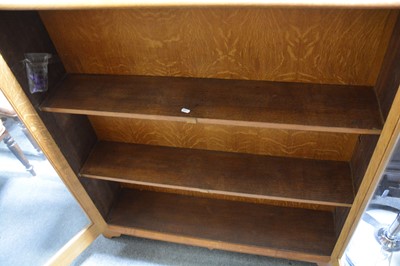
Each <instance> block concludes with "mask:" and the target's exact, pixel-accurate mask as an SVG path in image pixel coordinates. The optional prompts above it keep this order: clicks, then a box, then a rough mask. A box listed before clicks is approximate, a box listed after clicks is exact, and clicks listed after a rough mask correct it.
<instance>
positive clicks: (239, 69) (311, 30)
mask: <svg viewBox="0 0 400 266" xmlns="http://www.w3.org/2000/svg"><path fill="white" fill-rule="evenodd" d="M395 14H397V12H396V11H390V10H340V9H331V10H329V9H294V8H293V9H277V8H276V9H274V8H270V9H268V8H257V9H256V8H168V9H166V8H165V9H132V10H126V9H125V10H122V9H121V10H83V11H41V12H40V15H41V18H42V20H43V22H44V24H45V25H46V28H47V30H48V32H49V34H50V36H51V38H52V40H53V42H54V44H55V46H56V47H57V50H58V53H59V55H60V57H61V59H62V61H63V63H64V65H65V67H66V69H67V72H69V73H92V74H127V75H128V74H129V75H154V76H186V77H188V76H190V77H213V78H235V79H252V80H272V81H293V82H312V83H327V84H354V85H374V84H375V81H376V78H377V73H378V71H379V69H380V66H381V63H382V60H383V56H384V51H385V50H386V46H387V43H388V39H389V38H390V33H391V32H392V29H393V24H394V19H393V17H394V15H395Z"/></svg>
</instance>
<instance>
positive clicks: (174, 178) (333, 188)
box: [81, 142, 354, 207]
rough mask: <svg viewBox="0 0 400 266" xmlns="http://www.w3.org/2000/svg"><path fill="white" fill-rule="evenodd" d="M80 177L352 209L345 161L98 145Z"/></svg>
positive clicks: (113, 143)
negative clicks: (350, 207)
mask: <svg viewBox="0 0 400 266" xmlns="http://www.w3.org/2000/svg"><path fill="white" fill-rule="evenodd" d="M81 175H82V176H84V177H89V178H99V179H105V180H111V181H117V182H123V183H132V184H141V185H148V186H154V187H163V188H171V189H178V190H184V191H195V192H203V193H213V194H219V195H225V196H240V197H247V198H257V199H272V200H282V201H293V202H303V203H312V204H321V205H330V206H346V207H349V206H351V204H352V202H353V199H354V196H353V187H352V181H351V174H350V168H349V165H348V163H346V162H338V161H319V160H309V159H296V158H284V157H271V156H262V155H251V154H241V153H228V152H219V151H205V150H196V149H183V148H171V147H160V146H150V145H139V144H126V143H117V142H99V143H98V144H97V145H96V147H95V148H94V150H93V151H92V153H91V155H90V156H89V158H88V159H87V161H86V163H85V164H84V166H83V168H82V169H81Z"/></svg>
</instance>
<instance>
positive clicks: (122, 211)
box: [108, 189, 335, 256]
mask: <svg viewBox="0 0 400 266" xmlns="http://www.w3.org/2000/svg"><path fill="white" fill-rule="evenodd" d="M108 223H109V224H111V225H118V226H122V227H129V228H131V229H133V230H135V229H137V230H147V231H154V232H161V233H168V234H172V235H177V236H187V237H193V238H197V239H199V240H200V239H205V240H217V241H220V242H229V243H234V244H244V245H251V246H253V247H254V248H257V247H266V248H272V249H278V250H289V251H294V252H302V253H310V254H318V255H327V256H329V255H330V254H331V252H332V249H333V246H334V244H335V233H334V226H333V216H332V213H331V212H323V211H312V210H306V209H297V208H283V207H276V206H267V205H259V204H251V203H243V202H234V201H227V200H216V199H207V198H195V197H190V196H182V195H174V194H169V193H157V192H149V191H138V190H129V189H124V190H122V192H121V195H120V197H119V200H118V201H117V203H116V205H115V206H114V207H113V209H112V211H111V213H110V215H109V217H108ZM164 240H165V241H169V239H164ZM199 242H200V241H199Z"/></svg>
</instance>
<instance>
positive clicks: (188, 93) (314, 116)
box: [41, 74, 382, 134]
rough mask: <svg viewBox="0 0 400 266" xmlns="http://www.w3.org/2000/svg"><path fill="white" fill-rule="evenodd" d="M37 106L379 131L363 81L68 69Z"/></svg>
mask: <svg viewBox="0 0 400 266" xmlns="http://www.w3.org/2000/svg"><path fill="white" fill-rule="evenodd" d="M41 108H42V110H44V111H50V112H63V113H72V114H86V115H101V116H116V117H131V118H141V119H156V120H172V121H186V122H190V123H208V124H228V125H241V126H254V127H268V128H284V129H296V130H312V131H328V132H346V133H357V134H379V133H380V131H381V129H382V120H381V117H380V114H379V107H378V103H377V99H376V96H375V93H374V91H373V89H372V88H371V87H363V86H343V85H321V84H304V83H282V82H268V81H245V80H222V79H199V78H171V77H144V76H114V75H78V74H76V75H69V76H68V77H66V79H65V80H64V81H63V82H62V84H61V85H60V87H59V88H58V90H57V91H56V92H55V93H53V95H52V97H50V98H48V99H47V100H46V101H45V102H44V103H43V105H42V107H41ZM182 108H187V109H190V110H191V112H190V113H188V114H186V113H183V112H181V109H182Z"/></svg>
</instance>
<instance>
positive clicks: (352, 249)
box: [343, 141, 400, 266]
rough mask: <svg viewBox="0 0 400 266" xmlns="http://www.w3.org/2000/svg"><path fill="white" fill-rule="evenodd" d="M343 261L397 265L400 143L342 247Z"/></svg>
mask: <svg viewBox="0 0 400 266" xmlns="http://www.w3.org/2000/svg"><path fill="white" fill-rule="evenodd" d="M343 261H344V263H345V265H349V266H353V265H354V266H359V265H360V266H389V265H392V266H395V265H400V144H399V141H398V143H397V145H396V147H395V149H394V151H393V153H392V156H391V158H390V160H389V163H388V165H387V166H386V169H385V171H384V173H383V175H382V178H381V181H380V183H379V185H378V187H377V189H376V191H375V193H374V195H373V197H372V199H371V201H370V203H369V205H368V208H367V210H366V211H365V213H364V214H363V216H362V219H361V220H360V222H359V224H358V225H357V228H356V230H355V233H354V235H353V237H352V239H351V241H350V243H349V245H348V247H347V249H346V252H345V255H344V259H343Z"/></svg>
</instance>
